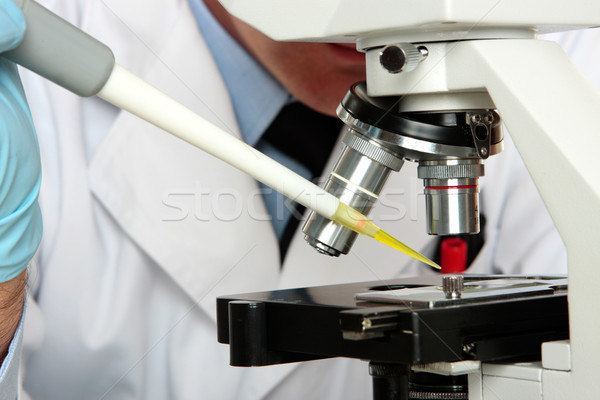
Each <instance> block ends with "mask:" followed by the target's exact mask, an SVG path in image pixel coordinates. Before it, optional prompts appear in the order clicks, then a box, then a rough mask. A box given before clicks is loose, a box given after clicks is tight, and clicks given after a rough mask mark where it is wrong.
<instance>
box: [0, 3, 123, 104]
mask: <svg viewBox="0 0 600 400" xmlns="http://www.w3.org/2000/svg"><path fill="white" fill-rule="evenodd" d="M16 3H17V4H18V5H19V6H20V7H21V9H22V10H23V14H24V15H25V22H26V24H27V29H26V31H25V36H24V38H23V41H22V42H21V44H20V45H19V46H18V47H17V48H16V49H14V50H11V51H8V52H5V53H2V56H4V57H6V58H7V59H9V60H11V61H14V62H15V63H17V64H20V65H22V66H23V67H25V68H27V69H29V70H31V71H33V72H35V73H37V74H39V75H41V76H43V77H44V78H46V79H49V80H51V81H52V82H54V83H56V84H58V85H60V86H62V87H64V88H65V89H68V90H70V91H71V92H73V93H75V94H77V95H79V96H84V97H89V96H93V95H95V94H97V93H98V92H99V91H100V90H101V89H102V88H103V87H104V84H105V83H106V81H107V80H108V78H109V77H110V74H111V72H112V70H113V67H114V65H115V57H114V55H113V53H112V51H111V50H110V49H109V48H108V47H107V46H106V45H104V44H103V43H101V42H99V41H98V40H96V39H94V38H93V37H91V36H90V35H88V34H86V33H84V32H83V31H81V30H80V29H78V28H76V27H75V26H73V25H71V24H70V23H68V22H67V21H65V20H63V19H62V18H60V17H58V16H57V15H55V14H53V13H52V12H50V11H49V10H47V9H46V8H44V7H42V6H41V5H39V4H38V3H36V2H35V1H33V0H16Z"/></svg>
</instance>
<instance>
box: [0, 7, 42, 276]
mask: <svg viewBox="0 0 600 400" xmlns="http://www.w3.org/2000/svg"><path fill="white" fill-rule="evenodd" d="M24 32H25V20H24V19H23V15H22V13H21V10H20V9H19V7H17V6H16V5H15V4H14V3H13V1H12V0H0V52H3V51H6V50H11V49H12V48H14V47H16V46H17V45H18V44H19V43H20V42H21V40H22V38H23V33H24ZM40 182H41V167H40V155H39V149H38V143H37V138H36V135H35V130H34V127H33V122H32V120H31V114H30V112H29V107H28V105H27V101H26V100H25V94H24V92H23V87H22V86H21V80H20V79H19V74H18V73H17V68H16V65H15V64H13V63H12V62H10V61H7V60H5V59H4V58H2V57H0V282H6V281H8V280H10V279H12V278H14V277H16V276H17V275H19V274H20V273H21V272H22V271H23V270H24V269H25V268H26V267H27V265H28V263H29V261H30V260H31V259H32V258H33V255H34V254H35V252H36V250H37V248H38V245H39V243H40V240H41V236H42V217H41V213H40V209H39V206H38V202H37V199H38V193H39V190H40Z"/></svg>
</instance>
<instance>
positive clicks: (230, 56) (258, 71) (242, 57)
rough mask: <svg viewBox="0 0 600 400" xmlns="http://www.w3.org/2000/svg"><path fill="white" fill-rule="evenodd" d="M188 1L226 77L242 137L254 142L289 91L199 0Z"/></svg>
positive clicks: (220, 69)
mask: <svg viewBox="0 0 600 400" xmlns="http://www.w3.org/2000/svg"><path fill="white" fill-rule="evenodd" d="M188 3H189V5H190V8H191V9H192V12H193V14H194V17H195V18H196V22H197V23H198V28H199V29H200V32H201V33H202V36H204V39H205V40H206V43H207V45H208V48H209V49H210V52H211V53H212V55H213V57H214V59H215V62H216V63H217V66H218V68H219V71H220V72H221V76H222V77H223V80H224V81H225V85H226V86H227V90H228V91H229V95H230V97H231V101H232V103H233V109H234V111H235V116H236V118H237V121H238V124H239V127H240V131H241V134H242V138H243V139H244V141H245V142H246V143H248V144H250V145H251V146H255V145H256V144H257V143H258V140H259V139H260V137H261V136H262V134H263V132H264V131H265V130H266V129H267V128H268V126H269V125H270V124H271V122H272V121H273V119H275V116H277V114H278V113H279V111H280V110H281V108H282V107H283V106H284V105H285V104H286V103H287V102H288V101H289V99H290V95H289V93H288V92H287V90H286V89H285V88H284V87H283V86H282V85H281V84H280V83H279V82H278V81H277V80H276V79H275V78H273V76H272V75H271V74H269V72H268V71H266V70H265V69H264V68H263V67H262V66H261V65H260V64H259V63H258V61H256V60H255V59H254V58H253V57H252V56H251V55H250V54H248V52H247V51H246V50H245V49H244V48H243V47H242V46H241V45H240V44H238V43H237V42H236V41H235V39H234V38H233V37H231V35H229V33H228V32H227V31H226V30H225V29H224V28H223V27H222V26H221V25H220V24H219V22H218V21H217V20H216V19H215V17H214V16H213V15H212V13H211V12H210V11H209V10H208V8H207V7H206V5H205V4H204V2H203V1H202V0H188Z"/></svg>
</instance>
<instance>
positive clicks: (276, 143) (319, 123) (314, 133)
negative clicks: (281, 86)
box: [261, 102, 343, 263]
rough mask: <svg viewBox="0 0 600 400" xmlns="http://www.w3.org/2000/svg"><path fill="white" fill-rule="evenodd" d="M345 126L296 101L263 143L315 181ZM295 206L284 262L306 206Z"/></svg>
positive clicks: (281, 114)
mask: <svg viewBox="0 0 600 400" xmlns="http://www.w3.org/2000/svg"><path fill="white" fill-rule="evenodd" d="M342 124H343V123H342V121H340V120H339V119H338V118H335V117H329V116H326V115H323V114H320V113H318V112H316V111H314V110H311V109H310V108H308V107H306V106H305V105H303V104H301V103H297V102H295V103H291V104H289V105H287V106H285V107H283V109H282V110H281V111H280V112H279V114H278V115H277V117H276V118H275V120H274V121H273V122H272V123H271V125H270V126H269V127H268V128H267V130H266V131H265V133H264V134H263V136H262V138H261V140H264V141H266V142H267V143H269V144H270V145H272V146H273V147H275V148H276V149H277V150H279V151H280V152H282V153H284V154H286V155H288V156H289V157H291V158H293V159H294V160H296V161H297V162H299V163H301V164H303V165H304V166H305V167H306V168H307V169H308V170H309V171H310V174H311V177H310V178H311V179H312V180H313V181H314V180H315V178H318V177H320V176H321V174H322V173H323V168H324V167H325V164H326V163H327V160H328V159H329V156H330V155H331V151H332V149H333V146H334V145H335V143H336V141H337V138H338V135H339V133H340V131H341V129H342ZM293 206H294V207H295V210H292V217H291V218H290V220H289V221H288V223H287V225H286V226H285V229H284V232H283V234H282V236H281V238H280V239H279V250H280V255H281V262H282V263H283V260H284V259H285V255H286V253H287V250H288V247H289V245H290V243H291V241H292V238H293V236H294V233H295V232H296V229H297V227H298V224H299V223H300V218H301V216H302V214H303V213H304V207H302V206H301V205H299V204H298V203H293Z"/></svg>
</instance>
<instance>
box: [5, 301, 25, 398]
mask: <svg viewBox="0 0 600 400" xmlns="http://www.w3.org/2000/svg"><path fill="white" fill-rule="evenodd" d="M25 309H26V304H25V305H23V313H22V315H21V321H20V322H19V326H18V327H17V331H16V332H15V335H14V337H13V340H12V342H11V343H10V346H9V348H8V355H7V356H6V358H5V359H4V362H3V363H2V367H0V399H2V400H5V399H6V400H10V399H17V398H18V397H17V394H18V388H19V387H20V383H19V364H20V362H21V349H22V346H23V324H24V321H25Z"/></svg>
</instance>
